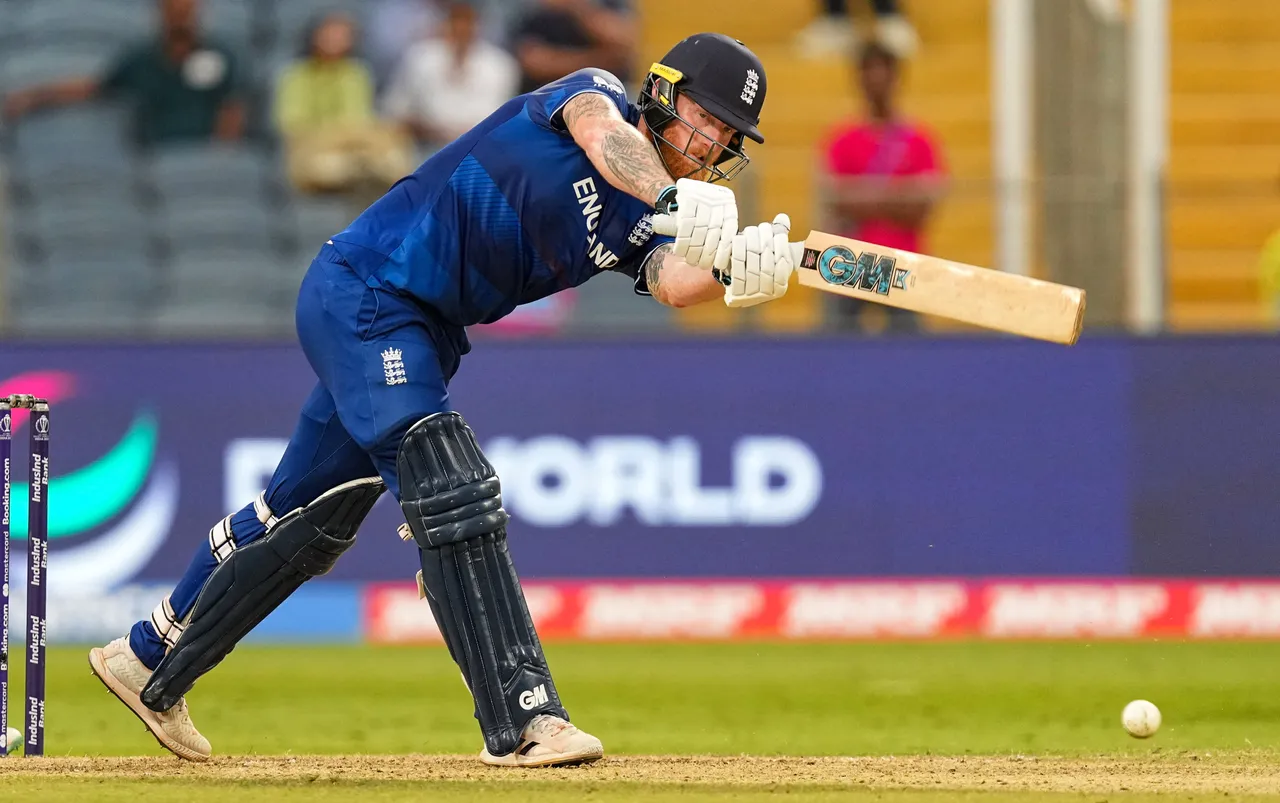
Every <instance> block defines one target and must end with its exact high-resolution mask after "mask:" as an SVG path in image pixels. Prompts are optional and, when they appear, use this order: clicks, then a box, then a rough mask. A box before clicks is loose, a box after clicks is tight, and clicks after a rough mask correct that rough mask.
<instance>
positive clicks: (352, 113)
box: [275, 13, 413, 192]
mask: <svg viewBox="0 0 1280 803" xmlns="http://www.w3.org/2000/svg"><path fill="white" fill-rule="evenodd" d="M355 41H356V24H355V21H354V20H352V19H351V18H350V17H348V16H347V15H345V14H341V13H333V14H328V15H324V16H321V17H320V18H318V19H317V20H316V21H315V23H314V24H313V25H311V26H310V27H309V29H308V30H307V32H306V35H305V39H304V41H303V45H302V52H301V57H300V58H299V59H298V60H297V61H296V62H294V63H293V64H291V65H290V66H289V67H288V69H286V70H285V72H284V73H283V75H282V76H281V78H280V84H279V87H278V89H277V92H276V100H275V121H276V126H277V128H278V129H279V131H280V133H281V134H282V135H283V138H284V142H285V150H286V154H287V162H288V166H289V177H290V179H291V180H292V181H293V184H294V186H296V187H297V188H298V189H300V190H302V191H304V192H331V191H343V190H351V189H363V188H364V187H366V186H368V185H373V186H372V187H370V189H373V188H375V187H376V188H379V189H381V190H385V189H386V188H387V187H389V186H390V185H392V184H394V183H395V182H396V181H398V180H399V179H400V178H401V177H402V176H404V175H405V174H406V173H408V172H409V171H410V170H412V169H413V165H412V163H411V157H410V149H409V147H408V142H407V140H406V138H405V137H404V136H403V135H402V134H401V133H400V132H399V130H398V129H397V128H396V127H395V126H392V125H388V124H385V123H383V122H381V121H379V120H378V119H377V118H376V116H375V114H374V106H373V78H372V76H371V75H370V74H369V70H368V68H367V67H365V65H364V63H363V62H361V61H360V60H359V59H357V58H356V57H355V56H354V55H353V49H354V47H355Z"/></svg>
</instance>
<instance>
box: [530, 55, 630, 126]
mask: <svg viewBox="0 0 1280 803" xmlns="http://www.w3.org/2000/svg"><path fill="white" fill-rule="evenodd" d="M583 92H596V93H598V94H601V95H604V96H605V97H606V98H608V99H609V100H611V101H613V104H614V105H615V106H617V107H618V111H619V112H620V113H621V114H622V116H623V118H624V119H626V120H628V121H630V120H632V118H633V116H634V115H633V107H632V106H631V104H630V103H629V102H628V101H627V90H626V89H625V88H624V87H623V86H622V82H621V81H619V80H618V79H617V77H616V76H615V75H614V74H613V73H611V72H608V71H607V70H599V69H596V68H595V67H587V68H586V69H582V70H578V71H577V72H574V73H569V74H568V75H566V76H565V77H564V78H561V79H560V80H558V81H552V82H551V83H549V84H547V85H546V86H544V87H542V88H541V89H539V90H537V91H535V92H531V93H530V94H529V99H528V101H526V104H525V109H526V110H527V111H528V112H529V118H530V119H531V120H533V122H535V123H537V124H538V125H540V126H543V127H545V128H549V129H551V130H552V131H558V132H562V133H563V132H564V131H565V127H564V120H563V118H562V117H561V116H560V112H561V111H563V110H564V105H565V104H566V103H568V102H569V101H570V100H571V99H572V98H575V97H577V96H578V95H581V94H582V93H583Z"/></svg>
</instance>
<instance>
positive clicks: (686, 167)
mask: <svg viewBox="0 0 1280 803" xmlns="http://www.w3.org/2000/svg"><path fill="white" fill-rule="evenodd" d="M654 144H656V145H657V146H658V156H659V157H660V158H661V159H662V164H663V165H664V166H665V167H666V168H667V172H668V173H670V174H671V177H672V178H677V179H680V178H691V179H693V180H695V181H710V180H711V171H710V170H709V169H708V168H707V167H706V166H705V165H702V164H699V163H698V162H695V161H694V160H693V159H691V158H689V157H688V156H685V155H684V154H683V153H681V152H680V151H678V150H676V149H675V148H673V147H671V146H670V145H668V144H667V143H665V142H663V141H662V140H658V141H657V142H656V143H654Z"/></svg>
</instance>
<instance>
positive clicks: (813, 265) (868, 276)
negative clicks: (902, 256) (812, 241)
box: [800, 245, 915, 296]
mask: <svg viewBox="0 0 1280 803" xmlns="http://www.w3.org/2000/svg"><path fill="white" fill-rule="evenodd" d="M897 262H898V261H897V260H896V259H894V258H893V257H891V256H881V255H880V254H877V253H875V252H872V251H863V252H862V253H861V254H855V253H854V252H853V249H851V248H849V247H847V246H843V245H833V246H830V247H828V248H824V249H823V250H822V252H821V253H819V252H818V251H817V250H816V249H813V248H806V249H805V252H804V259H803V260H802V261H801V263H800V266H801V267H804V268H810V269H816V270H817V271H818V275H820V276H821V277H822V279H823V281H825V282H826V283H827V284H843V285H846V286H848V287H853V288H857V289H859V290H866V291H867V292H869V293H876V294H878V295H882V296H887V295H889V290H890V288H896V289H898V290H907V289H909V288H908V282H910V283H911V284H915V277H914V276H912V275H911V271H910V270H907V269H906V268H899V267H897Z"/></svg>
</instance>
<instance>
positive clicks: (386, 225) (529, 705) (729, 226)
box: [89, 33, 801, 767]
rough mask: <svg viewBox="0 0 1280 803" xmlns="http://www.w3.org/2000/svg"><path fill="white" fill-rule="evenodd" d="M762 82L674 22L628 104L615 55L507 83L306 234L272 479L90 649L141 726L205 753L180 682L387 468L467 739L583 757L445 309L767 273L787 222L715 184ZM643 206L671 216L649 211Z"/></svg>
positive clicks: (248, 625)
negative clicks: (459, 689)
mask: <svg viewBox="0 0 1280 803" xmlns="http://www.w3.org/2000/svg"><path fill="white" fill-rule="evenodd" d="M764 97H765V72H764V67H763V66H762V65H761V63H760V60H759V59H758V58H757V57H756V56H755V55H754V54H753V53H752V52H751V51H750V50H748V49H747V48H746V47H745V46H744V45H743V44H742V43H741V42H739V41H736V40H734V39H731V38H729V37H726V36H722V35H719V34H710V33H704V34H697V35H694V36H691V37H689V38H688V39H685V40H684V41H682V42H680V43H679V44H677V45H676V46H675V47H674V48H673V49H672V50H671V51H670V52H669V53H667V54H666V56H665V57H664V58H663V59H662V61H661V62H659V63H657V64H654V66H653V67H652V68H651V70H650V72H649V73H648V75H647V76H646V78H645V80H644V84H643V88H642V90H641V92H640V95H639V97H638V99H637V102H636V103H635V104H632V103H631V102H629V101H628V99H627V97H626V92H625V90H624V89H623V86H622V83H621V82H620V81H619V80H618V79H617V78H615V77H614V76H613V75H611V74H609V73H607V72H604V71H602V70H597V69H585V70H580V71H578V72H575V73H573V74H571V75H568V76H566V77H564V78H562V79H560V80H558V81H555V82H553V83H551V84H548V85H547V86H544V87H542V88H541V89H539V90H537V91H535V92H532V93H529V94H526V95H521V96H518V97H515V98H513V99H512V100H511V101H509V102H508V103H506V104H505V105H504V106H502V107H501V108H500V109H498V110H497V111H496V112H495V113H494V114H493V115H491V116H490V117H489V118H488V119H486V120H485V121H483V122H482V123H480V124H479V125H477V126H476V127H475V128H474V129H472V130H471V131H470V132H468V133H466V134H465V135H463V136H462V137H460V138H459V139H457V140H456V141H454V142H452V143H451V144H449V145H447V146H446V147H444V148H443V149H442V150H441V151H439V152H438V153H437V154H436V155H434V156H432V157H431V158H430V159H428V160H427V161H426V162H424V163H423V164H422V165H421V166H420V167H419V168H418V169H417V170H416V171H415V172H414V173H413V174H411V175H409V176H407V177H405V178H403V179H401V180H400V181H399V182H397V183H396V184H395V185H394V186H393V187H391V189H390V190H388V191H387V193H386V194H385V195H384V196H383V197H382V198H381V199H380V200H378V201H377V202H375V203H374V204H373V205H372V206H370V207H369V208H368V209H367V210H365V212H363V213H362V214H361V215H360V216H359V217H358V218H356V220H355V221H354V222H353V223H352V224H351V225H350V226H349V227H348V228H347V229H346V230H344V231H342V232H340V233H337V234H334V235H333V238H332V239H331V240H329V241H328V242H326V243H324V244H323V245H322V247H321V248H320V250H319V253H318V255H317V256H316V257H315V259H314V260H313V262H312V263H311V266H310V268H309V270H308V272H307V274H306V276H305V277H304V279H303V281H302V285H301V289H300V292H299V296H298V303H297V312H296V319H297V331H298V336H299V340H300V342H301V345H302V349H303V352H304V353H305V355H306V357H307V360H308V362H309V363H310V365H311V367H312V368H313V369H314V370H315V373H316V376H317V378H318V382H317V384H316V386H315V389H314V390H313V391H312V392H311V395H310V397H309V398H308V399H307V400H306V401H305V403H304V404H303V407H302V412H301V416H300V417H299V420H298V423H297V427H296V429H295V431H294V433H293V436H292V438H291V439H290V441H289V444H288V447H287V448H286V450H285V453H284V455H283V457H282V458H281V461H280V464H279V466H278V467H277V469H276V471H275V474H274V476H273V477H272V479H271V482H270V483H269V485H268V487H267V488H266V490H265V491H264V492H263V493H262V494H261V495H259V497H258V498H257V499H256V500H255V501H253V502H251V503H250V504H247V505H246V506H245V507H244V508H243V509H241V510H240V511H238V512H236V513H234V514H232V515H230V516H228V517H227V518H226V519H224V520H223V521H221V522H219V523H218V524H217V525H215V526H214V527H213V529H212V530H211V531H210V532H209V537H208V540H207V542H205V541H203V540H202V542H201V544H200V546H199V548H198V549H197V550H196V554H195V556H194V557H193V559H192V561H191V564H190V566H189V568H188V569H187V571H186V573H185V574H184V575H183V577H182V579H181V580H180V581H179V582H178V584H177V585H176V586H175V587H174V589H173V591H172V592H171V593H170V594H169V595H168V596H167V597H165V598H164V599H163V600H162V601H161V602H160V604H159V605H158V606H157V607H156V609H155V611H154V613H152V615H151V617H150V619H147V620H144V621H141V622H138V623H137V624H135V625H134V626H133V628H132V629H131V630H130V632H129V634H128V635H126V636H122V637H121V638H118V639H116V640H115V641H112V642H111V643H109V644H107V645H106V646H105V647H101V648H95V649H93V650H92V651H91V652H90V654H89V663H90V665H91V666H92V668H93V672H94V674H95V675H97V677H98V678H99V679H100V680H101V681H102V682H103V683H104V684H105V685H106V686H107V688H108V689H109V690H110V691H111V692H112V693H113V694H115V695H116V696H117V697H118V698H119V699H120V700H121V701H122V702H123V703H125V705H127V706H128V707H129V708H130V709H131V710H132V711H133V712H134V714H136V715H137V716H138V717H139V718H140V719H141V720H142V721H143V723H145V724H146V726H147V728H148V729H150V731H151V732H152V734H154V735H155V737H156V739H158V740H159V742H160V744H161V745H163V746H164V747H165V748H167V749H168V750H170V751H172V752H173V753H174V754H175V755H177V756H179V757H181V758H185V759H189V760H193V761H201V760H205V759H207V758H209V756H210V755H211V748H210V745H209V742H208V740H207V739H205V738H204V737H203V736H202V735H201V734H200V732H199V731H197V730H196V727H195V725H194V724H193V723H192V720H191V717H190V714H189V713H188V709H187V704H186V701H185V697H184V695H185V694H186V693H187V692H188V691H189V690H190V689H191V688H192V686H193V684H194V683H195V681H196V680H197V679H198V678H199V677H200V676H201V675H203V674H204V673H205V672H208V671H209V670H210V669H212V668H213V667H215V666H217V664H218V663H219V662H220V661H221V660H222V659H223V658H225V657H226V655H227V654H228V653H229V652H230V651H231V650H232V649H233V648H234V646H235V645H236V644H237V643H238V642H239V641H240V639H242V638H243V637H244V636H245V635H246V634H247V633H248V632H249V631H250V630H252V629H253V627H255V626H256V625H257V624H258V623H259V622H260V621H262V619H264V618H265V617H266V616H267V615H268V614H269V613H270V612H271V611H273V610H274V609H275V608H276V607H277V606H279V605H280V603H282V602H283V601H284V600H285V599H286V598H287V597H288V596H289V595H290V594H291V593H293V592H294V591H295V590H296V589H297V588H298V587H299V586H301V585H302V583H304V582H306V581H307V580H308V579H309V578H311V577H316V576H319V575H322V574H325V573H326V572H328V571H329V570H330V569H331V568H332V567H333V566H334V564H335V562H336V561H337V560H338V558H339V557H340V556H341V555H342V553H343V552H345V551H346V550H347V549H349V548H350V547H351V546H352V544H353V543H354V542H355V536H356V531H357V530H358V529H359V527H360V523H361V521H363V520H364V518H365V516H366V515H367V514H368V512H369V510H370V508H372V507H373V505H374V503H375V502H376V501H377V499H378V498H379V496H380V495H381V494H382V493H383V492H384V491H386V490H388V489H389V490H390V492H391V493H392V494H393V495H394V496H395V498H396V500H397V501H398V502H399V504H400V506H401V508H402V510H403V512H404V516H405V520H406V523H407V525H406V527H404V528H402V531H403V534H404V535H405V537H406V538H408V537H411V538H412V539H413V541H415V542H416V544H417V547H418V552H419V557H420V563H421V571H420V572H418V574H417V579H418V588H419V591H420V593H421V595H422V596H423V597H424V598H425V599H426V600H427V603H428V604H429V605H430V607H431V612H432V614H433V615H434V617H435V620H436V622H437V623H438V625H439V627H440V632H441V633H442V635H443V637H444V641H445V643H446V645H447V646H448V648H449V654H450V655H451V656H452V658H453V660H454V661H455V662H456V663H457V665H458V668H459V670H461V674H462V677H463V680H464V681H465V682H466V684H467V687H468V689H469V690H470V692H471V694H472V697H473V698H474V700H475V717H476V720H477V721H478V722H479V725H480V731H481V734H482V736H483V739H484V749H483V750H482V751H481V752H480V758H481V760H482V761H484V762H485V763H487V764H492V765H499V766H513V767H527V766H552V765H567V764H580V763H586V762H591V761H595V760H597V759H599V758H601V757H602V756H603V754H604V749H603V746H602V745H601V743H600V740H599V739H597V738H596V737H594V736H592V735H590V734H588V733H586V732H584V731H581V730H579V729H578V728H577V727H575V726H574V725H572V724H570V722H569V714H568V712H567V711H566V710H565V707H564V705H563V704H562V703H561V700H560V695H559V694H558V693H557V691H556V687H555V683H554V681H553V680H552V676H551V670H550V668H549V667H548V666H547V661H546V658H545V657H544V655H543V650H542V645H541V644H540V642H539V640H538V635H537V633H536V632H535V630H534V626H533V622H532V620H531V618H530V616H529V611H528V608H527V607H526V604H525V599H524V595H523V592H522V590H521V586H520V580H519V577H518V576H517V573H516V569H515V567H514V566H513V564H512V561H511V557H510V555H509V553H508V551H507V513H506V512H505V511H504V510H503V508H502V497H501V493H500V490H501V489H500V485H499V478H498V477H497V475H496V474H495V472H494V469H493V466H491V465H490V463H489V461H488V460H487V459H486V458H485V455H484V453H483V452H482V451H481V450H480V446H479V444H478V443H477V441H476V437H475V435H474V434H473V433H472V430H471V429H470V427H468V426H467V423H466V421H465V420H464V419H463V417H462V415H460V414H459V413H458V412H456V411H454V410H453V409H452V408H451V407H450V403H449V393H448V384H449V381H450V379H451V378H452V377H453V376H454V374H455V372H456V371H457V370H458V367H459V363H460V361H461V358H462V356H463V355H465V354H466V353H468V351H470V344H469V343H468V340H467V334H466V327H468V326H472V325H475V324H482V323H491V322H493V321H496V320H498V319H500V318H502V317H503V316H504V315H507V314H508V313H510V312H511V311H512V310H514V309H515V308H516V307H517V306H518V305H520V304H525V303H529V302H532V301H536V300H538V299H540V298H543V297H545V296H547V295H549V294H551V293H555V292H558V291H560V290H564V289H566V288H570V287H574V286H577V285H580V284H582V283H583V282H585V281H587V280H588V279H590V278H591V277H592V276H595V275H596V274H598V273H600V272H601V271H606V270H607V271H618V272H621V273H624V274H626V275H627V276H629V277H631V278H633V279H634V281H635V291H636V292H637V293H639V294H641V295H650V296H652V297H653V298H654V299H656V300H657V301H659V302H660V303H663V304H667V305H669V306H673V307H685V306H689V305H691V304H698V303H703V302H708V301H712V300H715V299H723V300H724V302H725V303H726V304H728V305H729V306H731V307H745V306H750V305H753V304H759V303H762V302H766V301H770V300H772V299H775V298H778V297H780V296H782V295H783V294H784V293H785V292H786V290H787V282H788V279H789V277H790V275H791V272H792V271H793V270H794V268H795V265H796V263H797V261H798V258H799V251H800V250H801V245H800V244H799V243H796V244H791V243H789V242H788V239H787V236H788V233H789V230H790V221H789V220H788V219H787V217H786V216H785V215H779V216H778V217H777V218H775V219H774V220H773V221H772V222H769V223H762V224H760V225H758V226H753V227H749V228H747V229H745V230H743V231H741V232H740V231H739V229H738V211H737V205H736V201H735V199H734V194H733V192H732V190H730V189H728V188H727V187H723V186H720V185H717V184H716V183H715V182H716V181H719V180H723V179H727V178H729V177H731V176H733V175H734V174H735V173H737V172H738V171H739V170H741V169H742V168H743V167H745V166H746V164H747V161H748V158H747V154H746V153H745V151H744V149H743V142H744V140H746V139H750V140H753V141H754V142H757V143H763V142H764V137H763V136H762V135H761V133H760V130H759V128H758V125H759V122H760V110H761V107H762V106H763V105H764ZM656 216H662V217H659V218H658V221H657V224H658V228H659V229H660V230H663V231H667V230H669V231H672V232H674V235H664V234H658V233H655V231H654V226H655V221H654V218H655V217H656ZM228 380H229V381H231V382H234V378H233V377H228ZM517 396H518V390H517V389H515V388H513V389H512V403H513V405H515V404H517Z"/></svg>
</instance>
